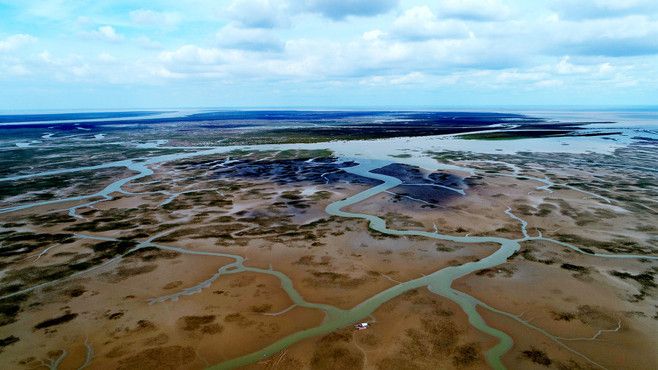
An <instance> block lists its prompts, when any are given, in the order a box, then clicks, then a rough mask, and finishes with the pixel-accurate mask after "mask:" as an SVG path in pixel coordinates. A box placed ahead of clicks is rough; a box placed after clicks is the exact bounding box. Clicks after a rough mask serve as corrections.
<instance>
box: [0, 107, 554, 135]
mask: <svg viewBox="0 0 658 370" xmlns="http://www.w3.org/2000/svg"><path fill="white" fill-rule="evenodd" d="M157 113H162V112H147V111H145V112H97V113H58V114H31V115H5V116H0V123H2V122H18V123H20V122H23V123H24V125H17V126H18V127H22V128H43V125H41V124H30V122H34V121H44V120H46V121H47V120H73V121H74V120H81V119H97V120H98V121H96V122H93V123H91V122H88V124H93V125H94V126H106V125H113V126H114V125H123V126H130V129H131V130H134V129H139V128H144V127H146V126H149V125H155V124H166V123H188V124H189V123H196V124H197V125H198V126H197V127H203V126H210V127H209V128H217V129H223V128H236V127H250V126H253V127H256V126H271V127H276V126H284V125H287V124H306V125H309V126H313V125H317V124H319V125H322V126H335V125H339V126H340V125H347V126H352V125H371V126H377V127H380V128H404V127H408V126H410V125H413V126H418V127H423V126H426V127H427V126H443V127H465V126H467V127H470V126H487V125H493V124H500V123H509V122H514V123H517V124H518V123H523V122H525V123H537V122H545V121H544V120H543V119H540V118H534V117H527V116H524V115H520V114H507V113H488V112H402V111H267V110H263V111H213V112H203V113H196V114H191V115H187V116H180V117H161V118H148V117H144V118H140V119H126V118H131V117H138V116H139V117H141V116H147V115H153V114H157ZM116 118H122V119H121V120H116ZM3 119H4V121H3ZM58 125H59V124H58ZM135 125H138V126H137V127H135ZM212 125H216V126H215V127H212ZM193 127H194V126H193ZM0 128H3V127H2V126H0Z"/></svg>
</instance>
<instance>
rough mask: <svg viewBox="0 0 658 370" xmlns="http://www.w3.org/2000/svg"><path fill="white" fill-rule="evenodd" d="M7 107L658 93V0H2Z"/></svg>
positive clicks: (437, 102)
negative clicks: (423, 0)
mask: <svg viewBox="0 0 658 370" xmlns="http://www.w3.org/2000/svg"><path fill="white" fill-rule="evenodd" d="M0 19H2V21H1V22H0V109H3V110H26V109H100V108H112V109H121V108H157V107H160V108H164V107H172V108H173V107H336V106H353V107H450V106H474V107H477V106H515V105H656V104H658V1H656V0H616V1H614V0H527V1H521V0H438V1H425V2H422V1H406V0H399V1H397V0H381V1H366V0H343V1H329V0H298V1H289V0H278V1H277V0H232V1H231V0H226V1H221V0H217V1H212V0H152V1H124V0H113V1H106V0H94V1H88V0H13V1H8V0H0Z"/></svg>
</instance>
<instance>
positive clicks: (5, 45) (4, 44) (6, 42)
mask: <svg viewBox="0 0 658 370" xmlns="http://www.w3.org/2000/svg"><path fill="white" fill-rule="evenodd" d="M36 40H37V39H36V38H35V37H34V36H31V35H27V34H24V33H20V34H16V35H11V36H7V37H5V38H4V39H0V52H2V51H12V50H16V49H18V48H20V47H21V46H23V45H26V44H29V43H32V42H35V41H36Z"/></svg>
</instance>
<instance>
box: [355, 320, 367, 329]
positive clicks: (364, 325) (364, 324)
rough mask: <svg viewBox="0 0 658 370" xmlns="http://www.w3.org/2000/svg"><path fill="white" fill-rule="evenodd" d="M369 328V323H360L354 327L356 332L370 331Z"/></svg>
mask: <svg viewBox="0 0 658 370" xmlns="http://www.w3.org/2000/svg"><path fill="white" fill-rule="evenodd" d="M368 326H369V325H368V323H367V322H360V323H358V324H356V325H354V328H355V329H356V330H366V329H368Z"/></svg>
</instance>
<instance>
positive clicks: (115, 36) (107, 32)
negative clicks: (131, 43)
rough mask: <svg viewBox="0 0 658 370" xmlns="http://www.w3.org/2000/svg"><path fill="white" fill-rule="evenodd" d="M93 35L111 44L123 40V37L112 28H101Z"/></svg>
mask: <svg viewBox="0 0 658 370" xmlns="http://www.w3.org/2000/svg"><path fill="white" fill-rule="evenodd" d="M92 35H93V36H95V37H97V38H99V39H102V40H105V41H109V42H118V41H121V40H123V36H122V35H120V34H119V33H118V32H117V31H116V30H115V29H114V27H112V26H100V27H98V29H96V31H94V32H92Z"/></svg>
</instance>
